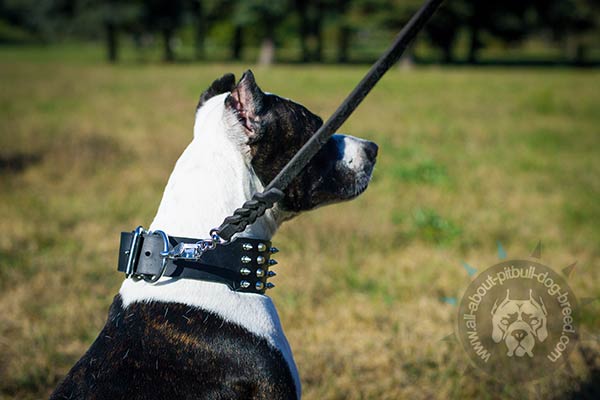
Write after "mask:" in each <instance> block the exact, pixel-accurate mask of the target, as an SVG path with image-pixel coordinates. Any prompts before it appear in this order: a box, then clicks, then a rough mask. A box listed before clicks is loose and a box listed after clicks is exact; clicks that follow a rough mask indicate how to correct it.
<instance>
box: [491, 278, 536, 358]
mask: <svg viewBox="0 0 600 400" xmlns="http://www.w3.org/2000/svg"><path fill="white" fill-rule="evenodd" d="M536 297H537V298H538V300H536V299H535V298H534V295H533V291H532V290H529V299H526V300H517V299H511V298H510V289H507V290H506V297H505V298H504V299H503V300H501V301H500V303H499V304H498V301H499V300H496V302H495V303H494V307H493V308H492V312H491V313H492V325H493V327H492V339H493V340H494V342H496V343H500V342H502V341H504V343H505V344H506V347H507V349H508V352H507V353H506V355H507V356H509V357H512V356H513V355H516V356H517V357H523V356H524V355H525V354H527V355H528V356H529V357H533V348H534V347H535V343H536V339H537V340H539V341H540V342H543V341H544V340H546V338H547V337H548V330H547V327H546V323H547V316H548V312H547V311H546V307H545V305H544V301H543V300H542V298H541V297H539V296H536Z"/></svg>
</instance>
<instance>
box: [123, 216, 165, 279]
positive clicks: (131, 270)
mask: <svg viewBox="0 0 600 400" xmlns="http://www.w3.org/2000/svg"><path fill="white" fill-rule="evenodd" d="M144 235H148V236H150V235H158V236H160V237H161V238H162V240H163V245H164V246H163V251H162V252H161V253H160V255H161V258H162V264H161V268H160V272H159V273H158V274H156V275H146V274H138V273H137V272H136V270H137V264H138V259H139V254H140V245H141V242H142V239H143V236H144ZM169 247H170V245H169V236H167V234H166V233H165V232H163V231H161V230H156V231H154V232H149V231H147V230H145V229H144V227H143V226H141V225H140V226H138V227H137V228H135V231H133V237H132V238H131V245H130V246H129V250H127V253H128V254H127V255H128V257H127V265H126V267H125V277H127V278H130V277H131V278H134V279H136V278H137V279H143V280H144V281H146V282H148V283H151V284H154V283H156V282H158V280H159V279H160V278H162V276H163V275H164V274H165V270H166V269H167V258H166V257H164V256H163V254H167V253H168V252H169Z"/></svg>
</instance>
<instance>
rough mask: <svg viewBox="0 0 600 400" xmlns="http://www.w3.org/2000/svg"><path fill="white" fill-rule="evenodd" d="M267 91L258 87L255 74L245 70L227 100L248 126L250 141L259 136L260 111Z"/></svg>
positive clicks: (247, 131)
mask: <svg viewBox="0 0 600 400" xmlns="http://www.w3.org/2000/svg"><path fill="white" fill-rule="evenodd" d="M264 98H265V93H264V92H263V91H262V90H261V89H260V88H259V87H258V85H257V84H256V80H255V79H254V74H253V73H252V71H250V70H248V71H246V72H244V75H242V77H241V79H240V81H239V82H238V84H237V85H236V86H235V87H234V88H233V90H232V91H231V96H229V97H228V98H227V102H228V103H229V105H230V106H231V107H233V108H234V109H235V110H236V111H237V116H238V118H239V119H240V121H241V122H242V124H243V125H244V127H245V128H246V134H247V135H248V138H249V139H250V142H252V141H253V140H256V139H257V138H258V136H259V132H258V129H257V128H258V127H259V125H260V113H261V110H262V108H263V100H264Z"/></svg>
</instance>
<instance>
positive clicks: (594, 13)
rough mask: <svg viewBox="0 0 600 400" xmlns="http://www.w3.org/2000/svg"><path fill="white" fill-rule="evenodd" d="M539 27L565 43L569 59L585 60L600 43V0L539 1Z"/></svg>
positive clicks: (578, 62) (576, 61)
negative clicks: (589, 51) (587, 54)
mask: <svg viewBox="0 0 600 400" xmlns="http://www.w3.org/2000/svg"><path fill="white" fill-rule="evenodd" d="M535 8H536V11H537V14H538V16H539V20H538V28H539V29H540V30H542V31H547V32H549V33H550V34H551V36H552V38H553V39H554V40H555V41H558V42H562V43H563V44H564V47H565V52H566V53H567V57H568V58H570V59H572V60H573V62H575V63H576V64H582V63H584V61H585V58H586V53H587V50H588V49H589V48H590V47H591V46H594V45H598V43H600V0H543V1H542V0H535Z"/></svg>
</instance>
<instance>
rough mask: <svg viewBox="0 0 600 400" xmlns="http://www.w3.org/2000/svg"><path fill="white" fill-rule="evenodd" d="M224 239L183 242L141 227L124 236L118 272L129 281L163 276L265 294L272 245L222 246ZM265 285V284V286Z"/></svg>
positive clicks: (151, 280) (260, 242) (238, 242)
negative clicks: (260, 250) (268, 250)
mask: <svg viewBox="0 0 600 400" xmlns="http://www.w3.org/2000/svg"><path fill="white" fill-rule="evenodd" d="M219 243H221V242H220V240H219V239H218V238H216V237H215V238H214V239H212V238H211V239H203V240H198V239H192V238H180V237H173V236H169V235H167V234H166V233H165V232H163V231H161V230H156V231H147V230H145V229H144V228H143V227H141V226H140V227H138V228H136V229H135V230H134V231H132V232H123V233H121V245H120V250H119V265H118V270H119V271H122V272H125V273H126V277H127V278H132V279H134V280H143V281H145V282H148V283H150V284H154V283H157V282H158V281H159V280H161V278H162V277H171V278H183V279H195V280H202V281H208V282H216V283H222V284H226V285H227V286H228V287H229V288H230V289H231V290H234V291H239V292H244V293H258V294H264V292H265V290H266V288H267V287H268V285H267V280H268V279H269V278H272V277H273V276H275V275H274V273H271V272H272V271H269V267H270V265H271V263H270V255H271V253H270V252H267V251H264V252H259V251H258V248H259V247H262V246H259V245H263V246H265V249H268V248H270V245H271V243H270V242H269V241H266V240H260V239H251V238H243V239H242V238H240V239H239V240H238V239H233V240H231V241H229V242H227V243H225V244H223V243H221V244H223V245H222V246H221V245H219ZM259 283H260V284H259Z"/></svg>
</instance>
